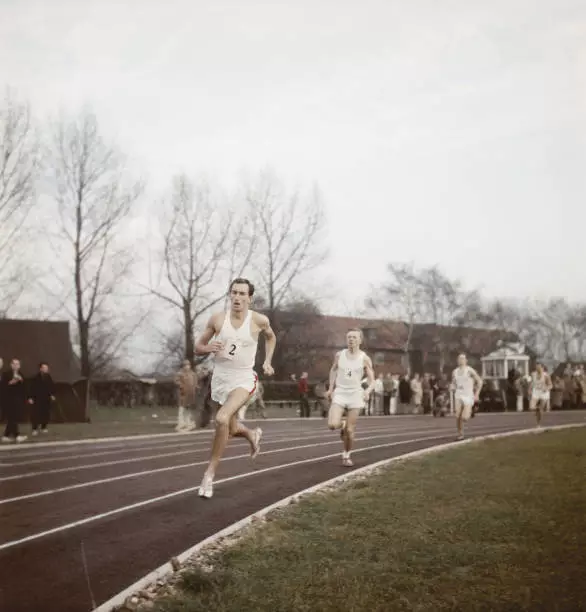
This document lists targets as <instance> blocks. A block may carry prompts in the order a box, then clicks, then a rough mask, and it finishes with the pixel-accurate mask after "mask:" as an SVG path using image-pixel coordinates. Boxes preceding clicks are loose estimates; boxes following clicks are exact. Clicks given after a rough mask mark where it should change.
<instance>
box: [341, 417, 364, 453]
mask: <svg viewBox="0 0 586 612" xmlns="http://www.w3.org/2000/svg"><path fill="white" fill-rule="evenodd" d="M359 414H360V409H351V410H348V416H347V418H346V427H344V429H343V433H344V437H343V438H342V440H343V442H344V450H345V451H346V453H350V452H351V451H352V447H353V446H354V430H355V429H356V422H357V421H358V415H359Z"/></svg>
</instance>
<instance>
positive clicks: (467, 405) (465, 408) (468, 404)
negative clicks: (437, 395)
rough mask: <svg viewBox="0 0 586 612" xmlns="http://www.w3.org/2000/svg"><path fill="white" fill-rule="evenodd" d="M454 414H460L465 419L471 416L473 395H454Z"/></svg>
mask: <svg viewBox="0 0 586 612" xmlns="http://www.w3.org/2000/svg"><path fill="white" fill-rule="evenodd" d="M454 403H455V409H456V416H458V417H459V416H461V417H462V419H464V421H467V420H468V419H469V418H470V417H471V416H472V406H474V396H473V395H456V396H455V397H454Z"/></svg>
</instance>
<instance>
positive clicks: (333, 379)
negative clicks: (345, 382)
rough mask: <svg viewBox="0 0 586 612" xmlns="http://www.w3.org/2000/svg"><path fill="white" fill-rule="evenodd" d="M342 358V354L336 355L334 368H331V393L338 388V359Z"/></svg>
mask: <svg viewBox="0 0 586 612" xmlns="http://www.w3.org/2000/svg"><path fill="white" fill-rule="evenodd" d="M339 358H340V353H336V355H335V357H334V363H332V367H331V368H330V386H329V388H328V392H329V393H333V392H334V387H335V386H336V374H337V373H338V359H339Z"/></svg>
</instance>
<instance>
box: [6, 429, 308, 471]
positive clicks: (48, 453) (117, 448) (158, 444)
mask: <svg viewBox="0 0 586 612" xmlns="http://www.w3.org/2000/svg"><path fill="white" fill-rule="evenodd" d="M315 431H317V430H316V428H311V429H300V430H297V429H294V430H291V428H288V429H275V430H272V429H267V431H266V433H267V434H271V435H275V434H277V435H285V434H286V433H293V434H303V433H311V432H315ZM213 432H214V428H213V427H212V428H210V429H201V430H196V431H191V432H186V433H182V434H177V433H176V434H174V435H175V436H177V439H176V440H171V441H170V440H169V439H167V438H166V439H165V440H153V441H152V442H150V443H148V444H143V445H140V446H138V445H137V446H135V445H128V444H122V443H120V444H107V445H103V446H102V445H100V449H98V451H100V452H101V451H104V452H109V453H121V452H126V451H129V450H136V449H147V450H148V449H156V448H164V447H172V446H174V445H175V443H178V444H187V443H188V441H189V438H190V437H191V436H192V435H193V434H196V433H197V434H206V433H207V434H210V435H209V436H208V437H211V434H213ZM159 437H160V436H159V435H157V438H159ZM200 437H204V436H200ZM203 442H204V441H203V440H202V443H203ZM191 443H193V440H191ZM197 443H198V442H196V444H197ZM35 446H39V444H37V443H35ZM0 448H4V449H5V450H9V449H7V448H6V447H0ZM12 448H13V449H14V450H15V451H22V449H23V448H28V449H29V450H30V451H31V452H15V454H14V456H9V458H10V460H12V459H19V460H20V459H30V458H35V457H38V458H39V460H43V461H45V460H49V459H53V458H54V457H55V456H56V455H65V456H66V457H65V458H70V457H90V456H92V455H93V453H83V454H79V453H80V451H81V450H83V449H76V448H63V449H45V450H42V449H39V450H38V451H36V452H35V451H33V450H32V449H33V448H34V447H32V446H29V447H23V446H13V447H12ZM68 453H69V454H68ZM71 453H77V454H73V455H72V454H71ZM17 455H18V456H17ZM0 465H8V464H6V463H4V464H2V463H0ZM12 465H22V464H20V463H18V464H12Z"/></svg>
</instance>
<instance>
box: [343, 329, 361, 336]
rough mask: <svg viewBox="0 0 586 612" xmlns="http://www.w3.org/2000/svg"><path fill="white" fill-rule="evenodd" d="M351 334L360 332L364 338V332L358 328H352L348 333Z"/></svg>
mask: <svg viewBox="0 0 586 612" xmlns="http://www.w3.org/2000/svg"><path fill="white" fill-rule="evenodd" d="M350 332H358V333H359V334H360V336H364V334H363V333H362V330H361V329H360V328H358V327H352V328H351V329H349V330H348V331H347V332H346V333H347V334H349V333H350Z"/></svg>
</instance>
